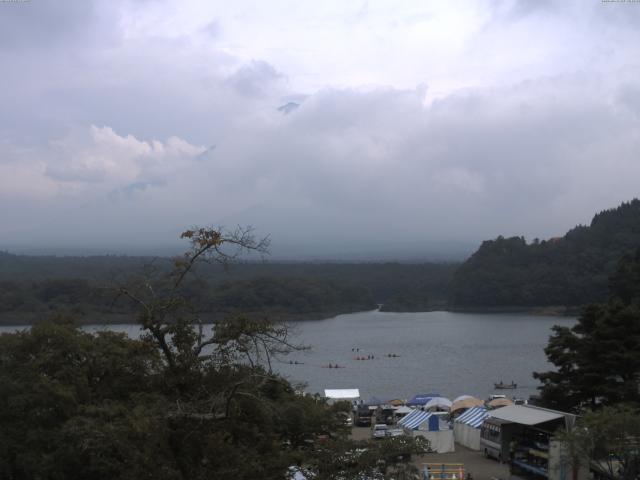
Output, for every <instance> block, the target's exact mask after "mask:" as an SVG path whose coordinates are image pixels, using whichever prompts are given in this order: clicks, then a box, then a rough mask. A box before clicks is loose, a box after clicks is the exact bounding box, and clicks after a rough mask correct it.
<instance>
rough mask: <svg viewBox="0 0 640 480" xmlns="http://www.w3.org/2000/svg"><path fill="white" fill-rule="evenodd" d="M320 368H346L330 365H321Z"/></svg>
mask: <svg viewBox="0 0 640 480" xmlns="http://www.w3.org/2000/svg"><path fill="white" fill-rule="evenodd" d="M322 368H347V367H345V366H344V365H337V364H335V365H332V364H331V363H330V364H329V365H322Z"/></svg>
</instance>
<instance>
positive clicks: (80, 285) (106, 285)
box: [0, 253, 457, 324]
mask: <svg viewBox="0 0 640 480" xmlns="http://www.w3.org/2000/svg"><path fill="white" fill-rule="evenodd" d="M172 265H173V263H172V261H171V259H168V258H152V257H127V256H95V257H54V256H41V257H34V256H26V255H13V254H10V253H0V322H2V323H4V324H16V323H33V322H37V321H39V320H40V319H42V318H45V317H46V316H47V315H50V314H53V313H55V312H60V311H62V312H65V313H68V314H72V315H74V316H75V317H76V318H78V319H79V321H81V322H97V323H111V322H128V321H130V314H131V312H132V311H133V305H132V304H131V303H130V302H128V301H126V300H122V299H120V300H119V301H117V302H115V301H114V300H115V295H114V288H115V287H117V286H120V285H126V284H127V283H130V282H135V281H138V280H140V279H141V278H143V277H144V276H145V275H150V274H152V273H154V272H156V273H157V272H168V271H169V270H170V269H171V267H172ZM456 266H457V265H456V264H439V263H426V264H400V263H379V264H376V263H351V264H349V263H268V262H239V263H234V264H233V265H232V266H230V267H229V268H221V266H220V265H208V264H204V265H201V266H200V268H199V270H198V272H197V274H196V275H194V276H193V278H190V279H189V281H188V282H186V283H185V285H184V295H185V297H186V298H188V299H189V301H190V302H191V304H192V305H193V307H194V308H195V309H196V310H197V311H199V312H201V313H203V314H206V315H208V316H209V317H210V318H211V319H217V318H219V317H221V316H224V315H226V314H232V313H234V312H238V311H242V312H244V313H248V314H253V315H269V316H274V317H277V318H280V319H309V318H321V317H326V316H328V315H334V314H339V313H348V312H354V311H362V310H370V309H373V308H376V305H377V304H379V303H387V302H390V305H395V306H396V307H397V308H398V309H399V310H405V309H407V308H406V307H407V306H406V305H405V304H404V303H403V299H408V301H409V302H414V304H415V303H416V302H417V304H418V305H419V306H420V308H419V309H429V308H433V307H437V306H442V305H443V304H444V303H445V301H446V297H447V287H448V283H449V281H450V279H451V276H452V275H453V272H454V270H455V268H456ZM416 299H417V300H416Z"/></svg>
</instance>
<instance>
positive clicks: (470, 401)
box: [451, 395, 484, 412]
mask: <svg viewBox="0 0 640 480" xmlns="http://www.w3.org/2000/svg"><path fill="white" fill-rule="evenodd" d="M467 397H468V398H463V399H462V400H454V402H453V405H451V411H452V412H455V411H457V410H463V409H466V408H473V407H482V406H483V405H484V400H480V399H479V398H473V397H471V396H469V395H467Z"/></svg>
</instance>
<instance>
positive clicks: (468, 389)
mask: <svg viewBox="0 0 640 480" xmlns="http://www.w3.org/2000/svg"><path fill="white" fill-rule="evenodd" d="M574 323H575V319H568V318H560V317H541V316H532V315H523V314H471V313H451V312H421V313H389V312H378V311H371V312H360V313H353V314H347V315H339V316H337V317H334V318H329V319H326V320H317V321H305V322H293V323H292V325H293V327H294V331H295V333H296V337H295V339H296V340H297V341H298V342H299V343H303V344H306V345H309V346H311V347H312V348H311V350H309V351H305V352H296V353H293V354H291V355H289V356H288V357H286V358H283V359H282V360H281V361H279V362H277V363H275V364H274V368H275V369H276V370H277V371H279V372H280V373H281V374H283V375H285V376H286V377H287V378H288V379H289V380H291V381H293V382H305V383H306V384H307V387H306V390H307V391H309V392H322V391H323V390H324V389H325V388H359V389H360V392H361V395H362V396H363V397H364V398H365V399H366V398H369V397H370V396H372V395H375V396H377V397H379V398H382V399H391V398H403V399H406V398H409V397H411V396H413V395H414V394H415V393H419V392H423V393H427V392H436V393H440V394H441V395H443V396H446V397H448V398H453V397H456V396H458V395H463V394H470V395H474V396H478V397H480V398H486V397H487V396H488V395H490V394H491V393H506V394H507V395H508V396H513V395H515V396H518V397H524V398H526V397H528V396H529V395H532V394H535V393H536V386H537V382H536V381H535V380H534V379H533V378H532V376H531V373H532V372H533V371H544V370H547V369H550V368H551V365H549V364H548V363H547V361H546V357H545V355H544V351H543V348H544V347H545V346H546V344H547V341H548V339H549V335H550V334H551V327H552V326H553V325H556V324H557V325H565V326H570V325H572V324H574ZM87 328H88V329H89V330H97V329H101V328H109V329H113V330H117V331H125V332H127V333H128V334H129V335H131V336H137V335H138V334H139V327H138V326H137V325H116V326H109V327H99V326H91V327H87ZM8 329H9V327H5V328H2V329H1V330H0V331H7V330H8ZM13 330H15V327H14V328H13ZM356 348H359V349H360V351H359V352H354V351H352V349H356ZM390 353H395V354H397V355H400V357H397V358H389V357H387V354H390ZM358 355H359V356H365V357H366V356H368V355H373V356H374V357H375V359H373V360H365V361H360V360H356V359H355V357H356V356H358ZM289 361H297V362H300V363H303V364H299V365H291V364H290V363H289ZM329 363H331V364H336V363H337V364H339V365H342V366H345V367H346V368H339V369H329V368H323V365H327V364H329ZM501 380H502V381H504V382H505V383H509V382H511V381H514V382H516V383H517V384H518V389H517V390H504V391H497V392H496V391H494V389H493V383H494V382H499V381H501Z"/></svg>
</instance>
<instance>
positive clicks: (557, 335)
mask: <svg viewBox="0 0 640 480" xmlns="http://www.w3.org/2000/svg"><path fill="white" fill-rule="evenodd" d="M610 283H611V297H610V299H609V301H608V302H607V303H606V304H598V305H590V306H588V307H587V308H586V309H585V310H584V312H583V314H582V315H581V317H580V318H579V320H578V323H576V325H575V326H573V327H571V328H568V327H559V326H556V327H554V335H553V336H552V337H551V338H550V340H549V344H548V345H547V347H546V348H545V353H546V354H547V358H548V360H549V361H550V362H551V363H552V364H553V365H555V366H556V370H554V371H549V372H543V373H534V377H535V378H537V379H539V380H540V381H541V382H542V387H541V399H542V401H543V403H544V404H545V405H546V406H548V407H551V408H558V409H561V410H571V411H575V412H580V411H581V410H582V409H584V408H590V409H594V408H598V407H599V406H602V405H616V404H628V405H634V406H636V407H640V391H639V387H640V383H639V381H640V250H639V251H638V253H636V254H635V256H626V257H624V258H623V259H622V260H621V261H620V263H619V266H618V270H617V272H616V273H615V274H614V275H613V276H612V278H611V282H610Z"/></svg>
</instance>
